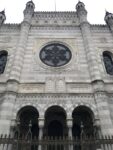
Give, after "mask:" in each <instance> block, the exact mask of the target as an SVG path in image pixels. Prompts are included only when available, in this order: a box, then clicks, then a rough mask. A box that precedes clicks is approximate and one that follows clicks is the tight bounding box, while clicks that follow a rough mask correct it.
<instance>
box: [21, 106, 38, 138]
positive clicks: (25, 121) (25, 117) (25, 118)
mask: <svg viewBox="0 0 113 150" xmlns="http://www.w3.org/2000/svg"><path fill="white" fill-rule="evenodd" d="M38 117H39V113H38V111H37V110H36V109H35V108H34V107H32V106H26V107H24V108H22V109H21V110H20V111H19V113H18V120H20V125H19V131H20V135H25V136H26V135H27V134H28V131H29V123H30V121H31V125H32V126H31V132H32V138H34V137H37V138H38V135H39V127H38Z"/></svg>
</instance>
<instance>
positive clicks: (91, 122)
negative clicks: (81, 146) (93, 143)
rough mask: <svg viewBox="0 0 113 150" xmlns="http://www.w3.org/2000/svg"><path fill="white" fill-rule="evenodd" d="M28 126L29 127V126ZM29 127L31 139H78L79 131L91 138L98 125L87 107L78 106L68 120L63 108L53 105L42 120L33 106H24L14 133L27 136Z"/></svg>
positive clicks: (18, 115) (17, 119)
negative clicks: (47, 137) (66, 137)
mask: <svg viewBox="0 0 113 150" xmlns="http://www.w3.org/2000/svg"><path fill="white" fill-rule="evenodd" d="M29 125H30V126H29ZM29 127H31V129H30V130H31V133H32V137H33V138H35V137H37V138H39V139H41V138H42V137H46V136H49V137H63V136H68V137H78V138H80V135H81V130H82V129H84V133H85V135H87V136H93V135H94V134H97V133H98V125H97V124H96V118H95V115H94V113H93V112H92V110H91V109H90V108H89V107H87V106H83V105H82V106H78V107H76V108H75V109H74V110H73V111H72V115H71V117H70V118H68V117H67V114H66V111H65V110H64V108H63V107H61V106H58V105H53V106H51V107H49V108H48V109H47V110H46V111H45V115H44V118H40V117H39V112H38V110H37V109H36V108H35V107H33V106H30V105H29V106H24V107H23V108H21V109H20V110H19V111H18V113H17V117H16V125H15V128H14V134H15V133H16V131H18V132H19V134H20V135H22V134H24V135H27V133H28V131H29Z"/></svg>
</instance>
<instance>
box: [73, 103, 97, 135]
mask: <svg viewBox="0 0 113 150" xmlns="http://www.w3.org/2000/svg"><path fill="white" fill-rule="evenodd" d="M72 117H73V128H72V133H73V136H74V137H76V136H77V137H78V138H80V134H81V125H83V131H84V135H86V136H93V133H94V128H93V120H94V116H93V112H92V111H91V110H90V109H89V108H88V107H86V106H79V107H77V108H76V109H75V110H74V111H73V114H72Z"/></svg>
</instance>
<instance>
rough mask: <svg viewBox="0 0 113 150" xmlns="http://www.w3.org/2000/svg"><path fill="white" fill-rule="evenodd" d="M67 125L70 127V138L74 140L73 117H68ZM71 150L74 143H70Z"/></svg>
mask: <svg viewBox="0 0 113 150" xmlns="http://www.w3.org/2000/svg"><path fill="white" fill-rule="evenodd" d="M67 127H68V138H69V139H71V140H72V139H73V135H72V127H73V119H72V118H68V119H67ZM69 150H73V144H70V145H69Z"/></svg>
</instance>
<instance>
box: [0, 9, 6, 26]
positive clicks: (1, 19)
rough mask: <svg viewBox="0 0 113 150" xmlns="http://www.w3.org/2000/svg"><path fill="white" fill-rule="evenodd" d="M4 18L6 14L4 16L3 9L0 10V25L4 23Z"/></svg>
mask: <svg viewBox="0 0 113 150" xmlns="http://www.w3.org/2000/svg"><path fill="white" fill-rule="evenodd" d="M5 20H6V16H5V11H4V10H3V11H1V12H0V26H1V25H2V24H3V23H4V21H5Z"/></svg>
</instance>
